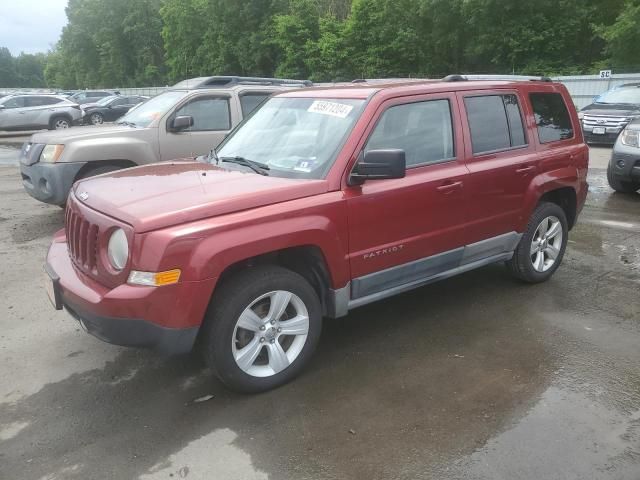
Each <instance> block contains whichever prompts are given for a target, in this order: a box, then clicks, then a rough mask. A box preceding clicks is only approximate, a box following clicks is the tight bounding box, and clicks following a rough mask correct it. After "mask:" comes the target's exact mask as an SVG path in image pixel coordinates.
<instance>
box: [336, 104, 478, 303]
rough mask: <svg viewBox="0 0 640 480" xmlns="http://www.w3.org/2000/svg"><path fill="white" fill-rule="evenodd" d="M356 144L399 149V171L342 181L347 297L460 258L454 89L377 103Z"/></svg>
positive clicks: (460, 180)
mask: <svg viewBox="0 0 640 480" xmlns="http://www.w3.org/2000/svg"><path fill="white" fill-rule="evenodd" d="M374 122H375V124H374V126H373V127H372V130H371V132H370V133H369V134H367V138H366V140H365V141H364V142H363V143H364V146H363V148H362V151H364V152H366V151H369V150H378V149H402V150H404V151H405V155H406V160H407V172H406V177H405V178H402V179H393V180H367V181H366V182H365V183H364V184H363V185H361V186H351V187H347V191H346V192H345V193H346V196H347V205H348V214H349V257H350V265H351V277H352V279H353V281H352V284H351V288H352V291H351V298H352V299H358V298H363V297H367V296H369V295H375V294H379V293H381V292H384V291H389V290H391V289H393V288H395V287H401V286H402V285H407V284H411V283H413V282H419V281H420V280H423V279H425V278H428V277H430V276H433V275H436V274H438V273H441V272H443V271H446V270H450V269H452V268H455V267H456V266H458V265H459V263H460V260H461V258H462V251H463V247H464V245H465V234H464V232H465V227H464V223H465V207H466V202H465V198H466V181H467V168H466V167H465V165H464V160H463V159H464V155H463V144H462V138H461V132H460V130H459V127H454V126H456V125H459V121H458V112H457V107H456V101H455V96H454V95H451V94H437V95H436V94H433V95H423V96H419V97H411V98H406V97H405V98H398V99H394V100H391V101H388V102H386V103H385V104H383V105H382V106H381V107H380V109H379V111H378V114H377V120H374Z"/></svg>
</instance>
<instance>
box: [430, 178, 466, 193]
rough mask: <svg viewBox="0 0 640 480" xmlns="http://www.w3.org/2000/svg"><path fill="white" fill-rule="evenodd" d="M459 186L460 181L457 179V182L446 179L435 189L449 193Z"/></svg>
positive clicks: (460, 185)
mask: <svg viewBox="0 0 640 480" xmlns="http://www.w3.org/2000/svg"><path fill="white" fill-rule="evenodd" d="M461 187H462V182H461V181H457V182H451V181H447V182H445V183H443V184H442V185H440V186H439V187H436V190H438V191H439V192H440V193H444V194H449V193H453V191H454V190H458V189H459V188H461Z"/></svg>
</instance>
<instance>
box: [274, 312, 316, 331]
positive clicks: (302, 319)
mask: <svg viewBox="0 0 640 480" xmlns="http://www.w3.org/2000/svg"><path fill="white" fill-rule="evenodd" d="M280 328H281V329H282V330H281V332H280V333H281V334H282V335H307V334H308V333H309V317H307V316H305V315H298V316H297V317H294V318H292V319H291V320H286V321H284V322H280Z"/></svg>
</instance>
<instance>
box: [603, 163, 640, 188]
mask: <svg viewBox="0 0 640 480" xmlns="http://www.w3.org/2000/svg"><path fill="white" fill-rule="evenodd" d="M607 181H608V182H609V186H610V187H611V188H613V189H614V190H615V191H616V192H620V193H634V192H635V191H636V190H638V188H640V185H635V184H633V183H632V182H625V181H623V180H620V179H619V178H617V177H616V176H615V175H614V174H613V172H612V167H611V164H609V166H608V167H607Z"/></svg>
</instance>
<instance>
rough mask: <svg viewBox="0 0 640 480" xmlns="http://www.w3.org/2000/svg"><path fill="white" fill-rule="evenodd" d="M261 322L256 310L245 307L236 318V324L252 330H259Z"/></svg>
mask: <svg viewBox="0 0 640 480" xmlns="http://www.w3.org/2000/svg"><path fill="white" fill-rule="evenodd" d="M262 324H263V321H262V319H261V318H260V317H258V315H257V314H256V312H254V311H253V310H252V309H251V308H245V310H244V312H242V314H241V315H240V318H239V319H238V326H239V327H240V328H244V329H245V330H250V331H252V332H257V331H259V330H260V326H261V325H262Z"/></svg>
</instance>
